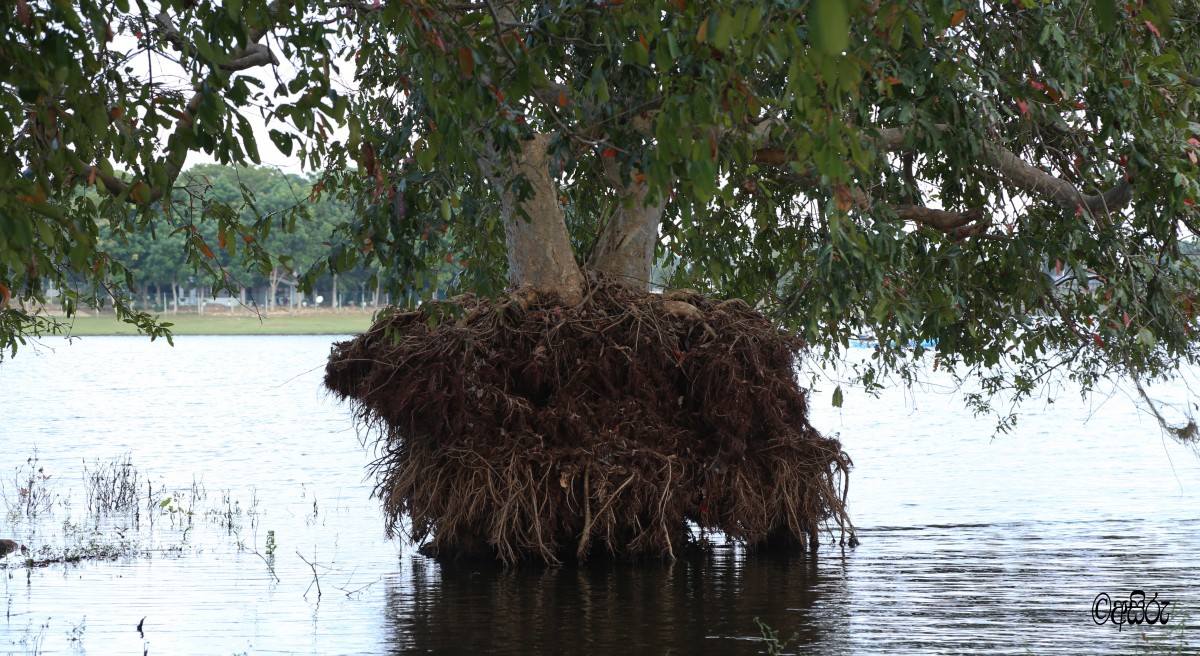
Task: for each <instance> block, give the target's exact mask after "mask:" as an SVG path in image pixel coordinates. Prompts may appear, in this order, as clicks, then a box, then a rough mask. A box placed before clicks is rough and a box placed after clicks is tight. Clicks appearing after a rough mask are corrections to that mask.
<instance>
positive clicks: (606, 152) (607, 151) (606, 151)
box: [600, 148, 617, 158]
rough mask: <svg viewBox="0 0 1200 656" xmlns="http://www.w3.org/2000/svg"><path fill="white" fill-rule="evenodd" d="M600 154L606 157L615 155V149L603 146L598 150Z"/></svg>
mask: <svg viewBox="0 0 1200 656" xmlns="http://www.w3.org/2000/svg"><path fill="white" fill-rule="evenodd" d="M600 156H601V157H608V158H613V157H616V156H617V149H616V148H605V149H604V150H602V151H600Z"/></svg>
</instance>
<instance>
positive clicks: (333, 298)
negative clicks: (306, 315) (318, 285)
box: [329, 273, 338, 312]
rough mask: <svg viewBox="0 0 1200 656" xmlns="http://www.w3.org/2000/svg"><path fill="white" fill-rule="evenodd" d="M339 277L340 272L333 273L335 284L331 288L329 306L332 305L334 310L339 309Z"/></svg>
mask: <svg viewBox="0 0 1200 656" xmlns="http://www.w3.org/2000/svg"><path fill="white" fill-rule="evenodd" d="M337 278H338V274H336V273H335V274H333V285H332V286H331V287H330V288H329V306H330V307H331V308H333V311H334V312H337V309H338V284H337Z"/></svg>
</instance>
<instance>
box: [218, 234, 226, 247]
mask: <svg viewBox="0 0 1200 656" xmlns="http://www.w3.org/2000/svg"><path fill="white" fill-rule="evenodd" d="M217 245H218V246H220V247H221V248H225V233H223V232H218V233H217Z"/></svg>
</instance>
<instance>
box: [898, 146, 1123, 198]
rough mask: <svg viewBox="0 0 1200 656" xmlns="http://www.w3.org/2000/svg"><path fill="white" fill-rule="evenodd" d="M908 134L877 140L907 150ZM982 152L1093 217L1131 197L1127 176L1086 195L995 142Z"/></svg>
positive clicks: (1013, 176) (1010, 175)
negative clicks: (1112, 185)
mask: <svg viewBox="0 0 1200 656" xmlns="http://www.w3.org/2000/svg"><path fill="white" fill-rule="evenodd" d="M936 127H937V128H938V129H939V130H946V129H949V126H946V125H938V126H936ZM909 133H910V130H908V129H904V128H884V129H881V130H879V140H878V141H877V142H876V143H877V145H878V146H879V147H880V148H882V149H884V150H887V151H891V152H904V151H907V150H909V149H910V148H909V147H908V146H906V145H905V141H906V139H907V137H908V135H909ZM983 155H984V159H985V161H986V163H988V164H990V165H991V166H993V167H995V168H996V169H997V170H998V171H999V173H1000V175H1001V176H1003V177H1004V178H1005V179H1007V180H1008V181H1009V182H1011V183H1012V184H1013V185H1015V186H1016V187H1018V188H1019V189H1021V190H1022V191H1025V192H1027V193H1030V194H1032V195H1034V196H1038V197H1040V198H1044V199H1046V200H1049V201H1051V202H1053V203H1055V204H1056V205H1058V206H1059V207H1062V208H1064V209H1068V210H1071V209H1077V208H1082V209H1083V210H1086V211H1087V212H1089V213H1091V214H1092V215H1093V216H1105V215H1108V214H1111V213H1113V212H1116V211H1118V210H1121V209H1123V208H1124V207H1125V206H1127V205H1129V203H1130V201H1132V200H1133V187H1132V185H1130V181H1129V179H1124V180H1122V181H1121V182H1119V183H1117V184H1116V185H1115V186H1114V187H1113V188H1112V189H1109V190H1108V191H1105V192H1102V193H1098V194H1092V195H1088V194H1084V193H1083V192H1082V191H1080V190H1079V189H1077V188H1076V187H1075V185H1073V184H1071V183H1070V182H1067V181H1066V180H1063V179H1062V178H1059V177H1057V176H1055V175H1052V174H1050V173H1047V172H1045V171H1043V170H1041V169H1039V168H1037V167H1035V166H1033V165H1031V164H1029V163H1027V162H1025V161H1024V160H1022V159H1021V158H1020V157H1017V156H1016V155H1015V154H1014V153H1013V152H1012V151H1010V150H1008V149H1007V148H1005V147H1004V146H1001V145H1000V144H997V143H995V142H991V141H987V142H985V143H984V147H983Z"/></svg>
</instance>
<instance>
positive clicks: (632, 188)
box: [590, 160, 666, 290]
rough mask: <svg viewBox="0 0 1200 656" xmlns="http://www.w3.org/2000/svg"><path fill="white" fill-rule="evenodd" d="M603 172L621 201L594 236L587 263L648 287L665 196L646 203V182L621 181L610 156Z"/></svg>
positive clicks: (626, 281)
mask: <svg viewBox="0 0 1200 656" xmlns="http://www.w3.org/2000/svg"><path fill="white" fill-rule="evenodd" d="M605 173H606V175H607V176H608V178H609V180H610V181H611V182H612V184H613V186H614V187H615V188H616V189H617V195H618V198H619V199H620V204H619V205H618V206H617V209H616V211H614V212H613V215H612V217H611V218H610V219H609V221H608V223H607V224H606V225H605V226H604V230H603V231H602V232H601V233H600V236H599V237H598V238H597V241H596V247H595V250H593V251H592V257H591V261H590V265H591V266H592V268H595V269H598V270H600V271H603V272H605V273H609V274H612V275H613V276H616V277H617V279H618V280H620V281H622V283H623V284H625V286H627V287H634V288H638V289H643V290H645V289H648V288H649V286H650V268H651V266H653V264H654V247H655V246H656V245H657V244H658V224H659V222H660V221H661V220H662V213H663V208H664V207H665V206H666V199H661V198H660V199H658V200H656V201H654V202H649V203H648V202H647V200H648V199H647V198H646V196H647V192H648V188H647V185H646V182H645V181H638V180H630V182H629V184H625V183H623V182H622V181H621V177H620V172H619V171H618V170H617V165H616V163H615V162H613V161H612V160H605Z"/></svg>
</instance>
